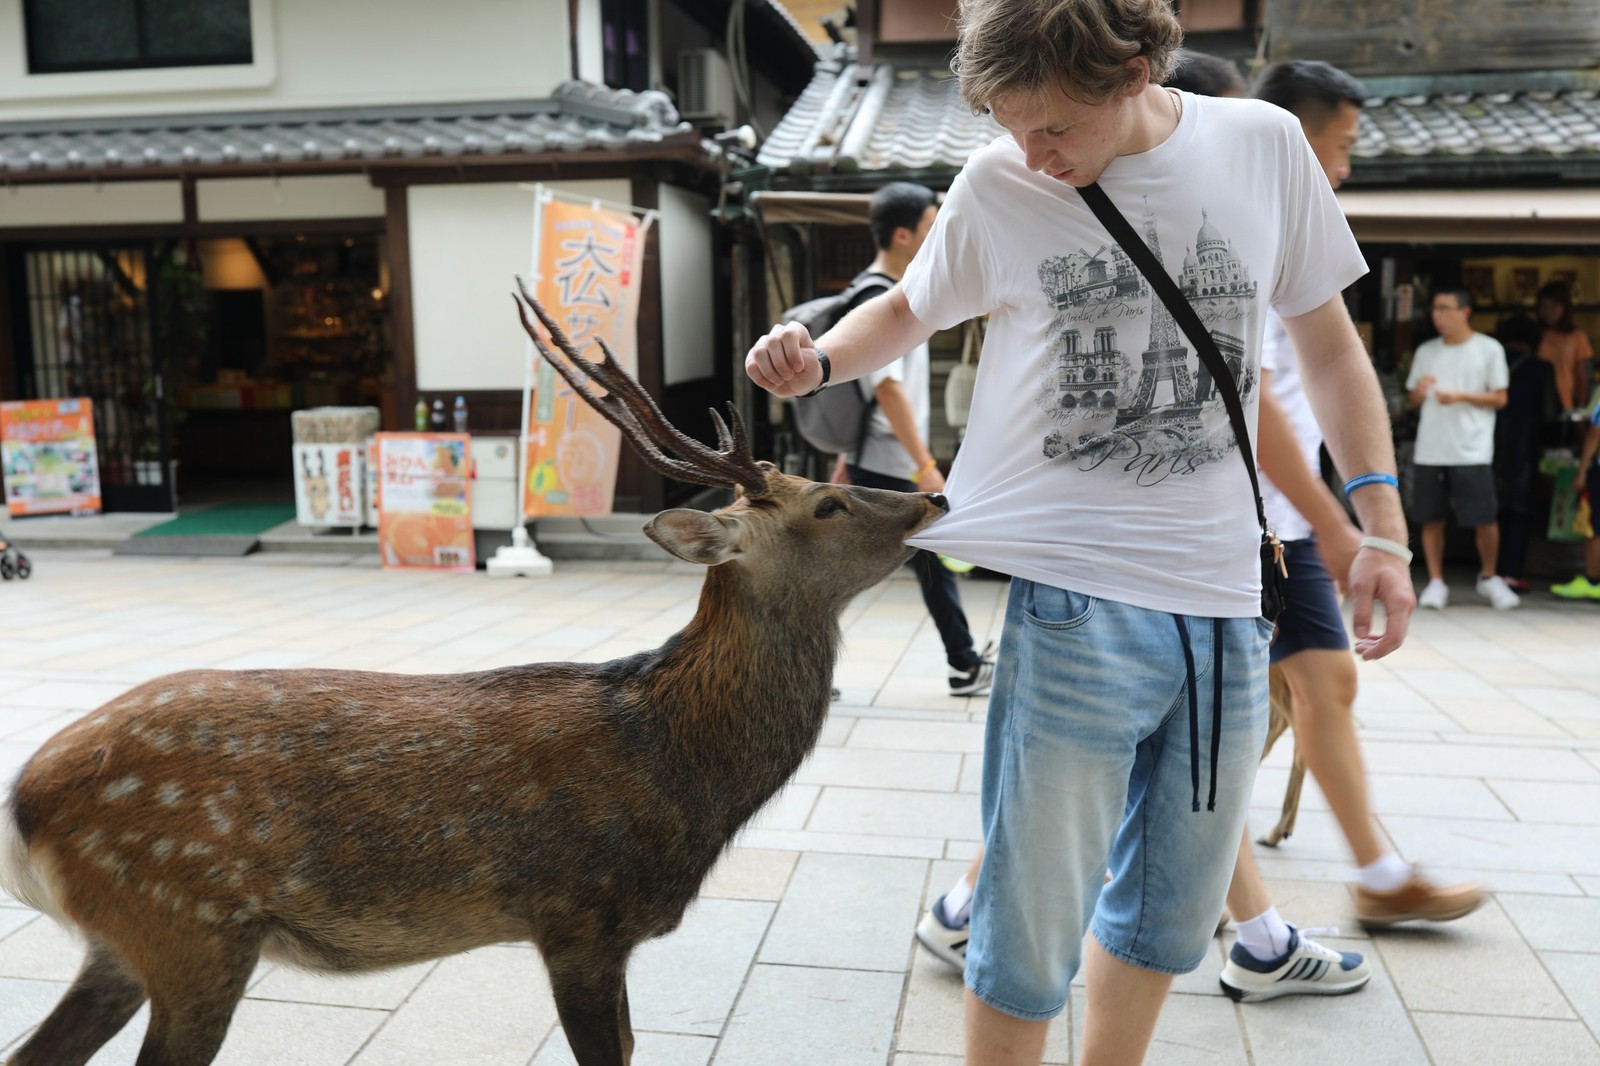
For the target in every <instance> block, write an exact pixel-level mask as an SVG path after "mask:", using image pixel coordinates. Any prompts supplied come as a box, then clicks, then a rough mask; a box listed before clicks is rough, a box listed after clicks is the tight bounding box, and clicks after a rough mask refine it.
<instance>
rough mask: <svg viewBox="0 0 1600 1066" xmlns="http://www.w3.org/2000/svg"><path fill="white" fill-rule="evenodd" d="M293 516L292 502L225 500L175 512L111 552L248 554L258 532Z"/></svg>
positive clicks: (133, 553)
mask: <svg viewBox="0 0 1600 1066" xmlns="http://www.w3.org/2000/svg"><path fill="white" fill-rule="evenodd" d="M292 518H294V504H292V503H226V504H220V505H218V506H216V507H208V508H206V509H205V510H202V511H190V512H187V513H185V514H180V515H178V517H177V518H174V519H172V520H170V521H167V522H162V523H161V524H160V525H155V526H151V527H150V528H149V529H146V530H141V531H140V532H138V533H135V534H134V535H133V536H131V537H129V538H128V539H127V540H125V541H123V542H122V543H121V544H119V545H117V546H116V548H115V549H114V551H113V553H112V554H114V555H249V554H250V553H251V552H253V551H255V550H256V549H257V548H258V547H260V546H261V542H260V541H259V540H258V539H257V534H260V533H265V532H266V531H267V530H269V529H272V528H273V527H274V526H279V525H282V524H283V523H285V522H287V521H289V520H291V519H292Z"/></svg>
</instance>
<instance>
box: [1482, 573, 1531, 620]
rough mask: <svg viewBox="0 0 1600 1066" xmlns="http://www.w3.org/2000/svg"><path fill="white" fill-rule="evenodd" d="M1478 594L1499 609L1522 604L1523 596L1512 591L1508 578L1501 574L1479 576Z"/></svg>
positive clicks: (1506, 609)
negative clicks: (1507, 581)
mask: <svg viewBox="0 0 1600 1066" xmlns="http://www.w3.org/2000/svg"><path fill="white" fill-rule="evenodd" d="M1478 595H1480V596H1482V597H1483V598H1484V599H1486V600H1488V601H1489V606H1491V607H1493V608H1494V609H1495V610H1497V611H1509V610H1511V608H1513V607H1517V606H1520V605H1521V604H1522V597H1521V596H1518V595H1517V594H1516V593H1515V592H1512V591H1511V588H1510V586H1509V585H1507V584H1506V579H1505V578H1503V577H1501V576H1500V575H1499V574H1491V575H1489V576H1488V577H1480V578H1478Z"/></svg>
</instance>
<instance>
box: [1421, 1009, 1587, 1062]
mask: <svg viewBox="0 0 1600 1066" xmlns="http://www.w3.org/2000/svg"><path fill="white" fill-rule="evenodd" d="M1412 1019H1413V1020H1414V1021H1415V1022H1416V1026H1417V1030H1418V1031H1419V1032H1420V1033H1421V1034H1422V1039H1423V1042H1424V1043H1426V1044H1427V1046H1428V1053H1429V1055H1430V1056H1431V1057H1432V1059H1433V1062H1434V1066H1483V1064H1484V1063H1489V1062H1516V1063H1538V1064H1539V1066H1596V1064H1597V1063H1600V1044H1596V1043H1595V1039H1594V1035H1593V1034H1592V1033H1590V1032H1589V1030H1588V1029H1587V1028H1585V1026H1584V1024H1583V1023H1582V1022H1576V1021H1574V1022H1561V1021H1536V1020H1533V1019H1530V1018H1496V1017H1483V1016H1472V1015H1466V1014H1433V1013H1428V1012H1424V1011H1415V1012H1413V1014H1412Z"/></svg>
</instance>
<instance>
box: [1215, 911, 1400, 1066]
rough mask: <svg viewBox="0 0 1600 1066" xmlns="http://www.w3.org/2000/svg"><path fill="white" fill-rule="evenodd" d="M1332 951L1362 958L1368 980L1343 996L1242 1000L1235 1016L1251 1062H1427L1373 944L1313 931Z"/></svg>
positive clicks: (1312, 1065)
mask: <svg viewBox="0 0 1600 1066" xmlns="http://www.w3.org/2000/svg"><path fill="white" fill-rule="evenodd" d="M1317 940H1318V942H1319V943H1322V944H1324V945H1326V946H1327V947H1330V948H1333V949H1334V950H1336V951H1354V952H1358V953H1360V954H1362V955H1364V956H1366V958H1367V962H1368V965H1370V966H1371V967H1372V980H1370V981H1368V982H1367V984H1366V986H1365V987H1363V988H1362V989H1361V990H1360V991H1357V992H1353V993H1350V994H1349V995H1344V996H1284V997H1282V998H1280V999H1274V1000H1269V1001H1267V1002H1265V1003H1246V1004H1241V1005H1240V1007H1239V1017H1240V1019H1241V1020H1242V1022H1243V1024H1244V1030H1245V1034H1246V1036H1247V1037H1248V1039H1249V1042H1250V1053H1251V1055H1252V1057H1253V1059H1254V1062H1255V1064H1256V1066H1324V1064H1326V1063H1328V1062H1330V1061H1331V1062H1340V1063H1360V1064H1361V1066H1413V1064H1415V1066H1426V1064H1427V1062H1428V1055H1427V1052H1426V1051H1425V1050H1424V1049H1423V1046H1422V1042H1421V1041H1420V1040H1419V1039H1418V1038H1417V1034H1416V1031H1415V1030H1414V1029H1413V1028H1412V1027H1411V1019H1410V1018H1409V1017H1408V1016H1407V1014H1406V1009H1405V1004H1403V1003H1402V1002H1401V1000H1400V995H1399V993H1398V992H1397V991H1396V990H1395V987H1394V983H1393V981H1392V980H1391V979H1390V977H1389V973H1388V971H1387V970H1386V969H1385V968H1384V965H1383V960H1382V958H1381V957H1380V956H1379V955H1378V953H1377V952H1375V951H1373V949H1372V945H1371V944H1368V943H1361V942H1359V941H1354V940H1348V939H1342V938H1341V939H1331V938H1326V937H1318V938H1317Z"/></svg>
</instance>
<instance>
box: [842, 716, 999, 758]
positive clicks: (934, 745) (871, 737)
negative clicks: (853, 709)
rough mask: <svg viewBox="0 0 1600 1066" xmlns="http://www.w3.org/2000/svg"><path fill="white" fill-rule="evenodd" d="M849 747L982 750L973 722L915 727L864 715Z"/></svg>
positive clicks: (980, 732)
mask: <svg viewBox="0 0 1600 1066" xmlns="http://www.w3.org/2000/svg"><path fill="white" fill-rule="evenodd" d="M848 746H849V747H852V748H889V749H891V750H899V751H953V752H958V753H959V752H982V751H983V727H982V726H981V725H976V724H972V723H965V722H950V723H944V722H939V723H926V724H923V725H920V726H918V727H917V728H915V729H909V728H906V727H905V726H902V725H896V724H894V723H890V722H884V721H873V720H871V719H867V718H863V719H862V720H861V722H859V723H858V724H857V725H856V728H855V731H854V732H853V733H851V734H850V743H849V745H848Z"/></svg>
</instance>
